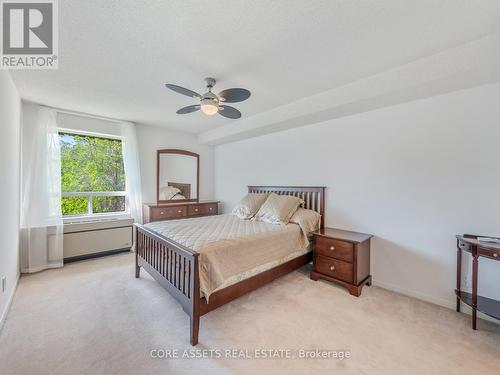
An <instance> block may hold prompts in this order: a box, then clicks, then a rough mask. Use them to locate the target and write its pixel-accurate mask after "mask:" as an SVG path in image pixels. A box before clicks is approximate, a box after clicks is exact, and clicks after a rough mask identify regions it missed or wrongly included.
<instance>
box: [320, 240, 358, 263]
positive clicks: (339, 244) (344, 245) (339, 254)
mask: <svg viewBox="0 0 500 375" xmlns="http://www.w3.org/2000/svg"><path fill="white" fill-rule="evenodd" d="M314 246H315V251H316V254H319V255H324V256H327V257H331V258H335V259H340V260H345V261H346V262H351V263H352V262H353V259H354V245H353V244H352V243H351V242H345V241H339V240H334V239H332V238H325V237H319V236H317V237H316V243H315V245H314Z"/></svg>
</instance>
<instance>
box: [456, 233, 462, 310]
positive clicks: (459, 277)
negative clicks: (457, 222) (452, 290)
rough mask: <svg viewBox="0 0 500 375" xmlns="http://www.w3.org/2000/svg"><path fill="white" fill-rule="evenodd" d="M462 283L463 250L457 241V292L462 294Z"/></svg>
mask: <svg viewBox="0 0 500 375" xmlns="http://www.w3.org/2000/svg"><path fill="white" fill-rule="evenodd" d="M461 283H462V249H460V246H459V241H458V240H457V292H458V293H459V294H460V289H461ZM457 312H460V298H459V297H458V295H457Z"/></svg>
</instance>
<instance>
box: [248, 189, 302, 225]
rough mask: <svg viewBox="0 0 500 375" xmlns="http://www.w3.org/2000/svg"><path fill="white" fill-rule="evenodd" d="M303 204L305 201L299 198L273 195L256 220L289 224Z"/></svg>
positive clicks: (267, 200) (265, 203) (256, 216)
mask: <svg viewBox="0 0 500 375" xmlns="http://www.w3.org/2000/svg"><path fill="white" fill-rule="evenodd" d="M302 203H304V201H303V200H302V199H300V198H297V197H292V196H290V195H278V194H275V193H271V194H270V195H269V197H267V199H266V201H265V202H264V204H263V205H262V207H261V208H260V209H259V211H258V212H257V214H256V215H255V220H259V221H265V222H267V223H272V224H288V222H289V221H290V218H291V217H292V215H293V214H294V212H295V211H296V210H297V208H298V207H299V206H300V205H301V204H302Z"/></svg>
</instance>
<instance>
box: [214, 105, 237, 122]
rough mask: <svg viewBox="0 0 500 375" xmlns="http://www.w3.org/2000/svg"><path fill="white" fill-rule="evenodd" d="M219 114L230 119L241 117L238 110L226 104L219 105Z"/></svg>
mask: <svg viewBox="0 0 500 375" xmlns="http://www.w3.org/2000/svg"><path fill="white" fill-rule="evenodd" d="M219 114H220V115H221V116H224V117H227V118H232V119H237V118H240V117H241V112H240V111H238V110H237V109H236V108H234V107H230V106H228V105H220V106H219Z"/></svg>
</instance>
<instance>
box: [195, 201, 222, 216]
mask: <svg viewBox="0 0 500 375" xmlns="http://www.w3.org/2000/svg"><path fill="white" fill-rule="evenodd" d="M216 213H217V203H211V204H190V205H189V206H188V215H189V216H196V215H215V214H216Z"/></svg>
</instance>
